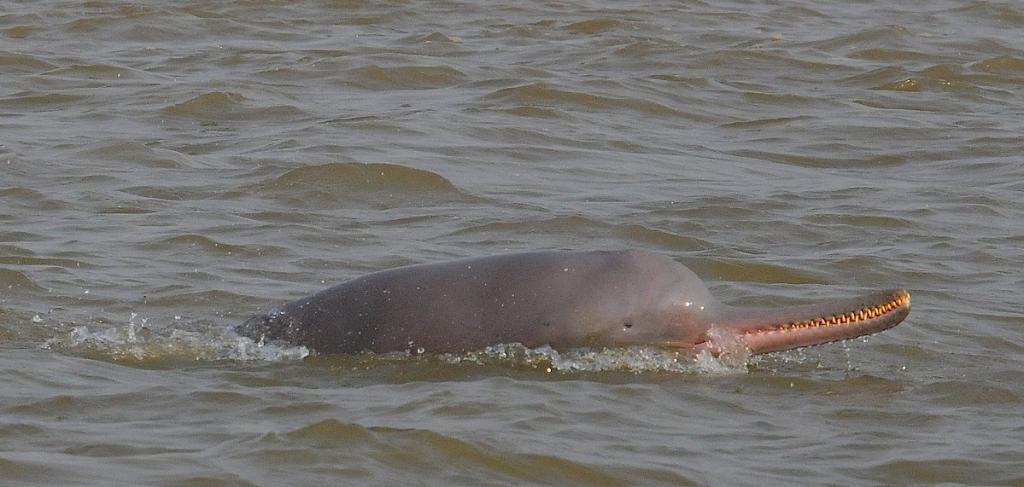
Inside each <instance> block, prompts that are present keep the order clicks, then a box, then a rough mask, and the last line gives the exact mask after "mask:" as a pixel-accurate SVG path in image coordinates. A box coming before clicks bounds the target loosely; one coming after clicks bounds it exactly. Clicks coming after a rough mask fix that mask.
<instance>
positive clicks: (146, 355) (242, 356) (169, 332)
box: [42, 313, 310, 364]
mask: <svg viewBox="0 0 1024 487" xmlns="http://www.w3.org/2000/svg"><path fill="white" fill-rule="evenodd" d="M138 318H139V317H138V314H136V313H132V314H131V316H130V317H129V319H128V322H127V323H126V324H125V325H124V326H115V327H109V328H101V329H90V328H89V327H88V326H84V325H81V326H72V327H70V328H69V329H64V330H61V331H58V332H57V333H56V334H55V335H54V336H53V337H52V338H50V339H49V340H46V342H44V343H43V345H42V347H43V348H45V349H50V350H59V351H65V352H69V353H74V354H78V355H85V356H91V357H95V358H98V359H101V360H102V359H105V360H112V361H117V362H132V363H137V364H146V363H159V362H183V361H189V362H194V361H220V360H235V361H266V362H274V361H291V360H301V359H303V358H306V357H307V356H309V354H310V351H309V349H307V348H306V347H303V346H290V345H280V344H276V343H263V342H254V341H253V340H252V339H250V338H247V337H242V336H239V335H237V334H236V333H235V332H234V331H233V330H230V329H227V328H221V327H216V326H210V327H200V328H201V329H198V330H188V329H183V328H180V327H175V326H169V327H166V328H161V329H154V328H152V327H150V326H148V324H147V322H146V320H145V319H141V320H140V319H138Z"/></svg>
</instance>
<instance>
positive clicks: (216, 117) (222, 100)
mask: <svg viewBox="0 0 1024 487" xmlns="http://www.w3.org/2000/svg"><path fill="white" fill-rule="evenodd" d="M251 102H252V100H249V99H248V98H246V97H245V96H243V95H241V94H240V93H233V92H224V91H214V92H209V93H203V94H201V95H198V96H196V97H193V98H190V99H188V100H186V101H183V102H181V103H178V104H175V105H171V106H168V107H166V108H164V109H163V111H164V113H166V114H168V115H171V116H175V117H182V118H191V119H196V120H213V121H230V120H245V121H253V120H280V119H289V118H297V117H301V116H303V112H302V111H301V110H299V109H298V108H296V107H293V106H287V105H280V106H270V107H253V106H250V103H251Z"/></svg>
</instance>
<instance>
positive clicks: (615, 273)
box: [238, 251, 716, 353]
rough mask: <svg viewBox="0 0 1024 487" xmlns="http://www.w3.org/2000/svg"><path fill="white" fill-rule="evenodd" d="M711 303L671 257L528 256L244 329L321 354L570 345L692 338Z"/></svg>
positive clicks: (425, 278) (418, 270)
mask: <svg viewBox="0 0 1024 487" xmlns="http://www.w3.org/2000/svg"><path fill="white" fill-rule="evenodd" d="M715 306H716V303H715V301H714V300H713V298H712V297H711V295H710V294H709V293H708V291H707V288H706V287H705V286H704V284H703V283H702V282H701V281H700V279H699V278H698V277H697V276H696V275H695V274H693V272H691V271H690V270H689V269H687V268H686V267H684V266H683V265H681V264H679V263H677V262H675V261H673V260H672V259H670V258H668V257H665V256H660V255H655V254H649V253H646V252H640V251H620V252H600V251H599V252H533V253H523V254H507V255H499V256H494V257H482V258H473V259H464V260H457V261H452V262H445V263H439V264H424V265H415V266H408V267H400V268H396V269H391V270H386V271H382V272H377V273H373V274H369V275H366V276H363V277H360V278H357V279H354V280H351V281H348V282H345V283H342V284H339V285H337V286H335V287H332V288H329V289H326V290H324V291H321V292H320V293H317V294H315V295H313V296H310V297H307V298H303V299H299V300H296V301H293V302H291V303H288V304H286V305H284V306H282V307H280V308H277V309H275V310H274V311H272V312H271V313H270V314H266V315H259V316H255V317H253V318H252V319H250V320H249V321H247V322H245V324H243V325H241V326H240V327H239V328H238V331H239V333H240V334H243V335H246V336H250V337H253V338H255V339H271V340H274V339H283V340H287V341H289V342H292V343H296V344H301V345H306V346H308V347H310V348H312V349H314V350H316V351H318V352H321V353H352V352H359V351H364V350H369V351H374V352H388V351H401V350H417V349H422V350H424V351H428V352H456V351H467V350H478V349H482V348H484V347H486V346H488V345H493V344H498V343H522V344H523V345H525V346H527V347H538V346H542V345H550V346H552V347H554V348H556V349H564V348H572V347H582V346H592V345H605V346H615V345H630V344H641V343H656V342H658V341H659V340H666V339H673V340H690V339H692V340H695V341H696V340H697V337H698V335H700V334H701V333H703V332H704V331H706V328H707V317H708V315H707V313H709V312H711V311H712V308H714V307H715ZM705 307H706V308H707V311H704V309H705ZM691 335H692V336H691Z"/></svg>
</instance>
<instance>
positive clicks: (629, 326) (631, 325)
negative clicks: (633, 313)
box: [622, 321, 633, 330]
mask: <svg viewBox="0 0 1024 487" xmlns="http://www.w3.org/2000/svg"><path fill="white" fill-rule="evenodd" d="M630 328H633V323H631V322H629V321H627V322H625V323H623V324H622V329H623V330H628V329H630Z"/></svg>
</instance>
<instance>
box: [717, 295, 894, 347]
mask: <svg viewBox="0 0 1024 487" xmlns="http://www.w3.org/2000/svg"><path fill="white" fill-rule="evenodd" d="M908 314H910V293H908V292H907V291H905V290H903V289H894V290H890V291H883V292H878V293H873V294H868V295H865V296H861V297H857V298H852V299H841V300H833V301H823V302H820V303H817V304H809V305H802V306H789V307H785V308H741V307H733V306H723V309H722V310H721V312H720V313H719V314H718V316H717V317H716V318H717V319H716V323H715V328H716V329H717V332H718V333H723V332H724V333H729V334H732V335H735V336H736V338H738V339H739V340H740V341H741V342H742V343H743V344H744V345H745V346H746V347H747V348H748V349H749V350H750V352H751V353H754V354H758V353H768V352H777V351H780V350H789V349H792V348H800V347H807V346H811V345H818V344H822V343H828V342H834V341H838V340H847V339H850V338H855V337H859V336H863V335H870V334H872V333H878V332H880V331H882V330H887V329H889V328H892V327H894V326H896V325H898V324H899V323H900V322H901V321H903V319H904V318H906V317H907V315H908ZM714 341H715V340H714V338H709V339H708V340H707V341H705V342H703V343H700V344H698V347H699V348H707V349H709V350H710V351H711V352H712V353H718V352H719V350H718V346H717V345H716V344H715V343H714Z"/></svg>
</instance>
